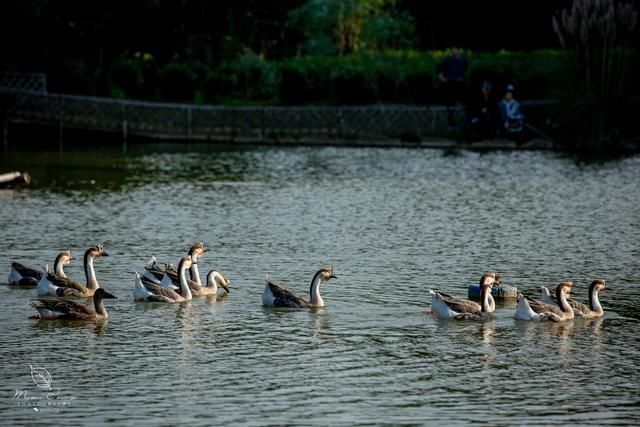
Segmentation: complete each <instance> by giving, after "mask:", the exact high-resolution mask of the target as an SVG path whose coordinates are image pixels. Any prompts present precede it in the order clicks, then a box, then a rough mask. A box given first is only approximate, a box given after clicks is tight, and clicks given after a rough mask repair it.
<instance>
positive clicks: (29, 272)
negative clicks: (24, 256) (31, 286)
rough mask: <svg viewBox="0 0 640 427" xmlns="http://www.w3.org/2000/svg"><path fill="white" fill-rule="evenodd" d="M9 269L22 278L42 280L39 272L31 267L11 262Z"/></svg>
mask: <svg viewBox="0 0 640 427" xmlns="http://www.w3.org/2000/svg"><path fill="white" fill-rule="evenodd" d="M11 267H13V268H14V269H15V270H16V271H17V272H18V273H20V275H21V276H22V277H32V278H34V279H38V280H40V279H41V278H42V272H41V271H39V270H37V269H35V268H32V267H28V266H26V265H24V264H20V263H19V262H16V261H11Z"/></svg>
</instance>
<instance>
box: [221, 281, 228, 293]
mask: <svg viewBox="0 0 640 427" xmlns="http://www.w3.org/2000/svg"><path fill="white" fill-rule="evenodd" d="M220 287H221V288H222V289H224V290H225V292H226V293H230V291H229V287H228V286H227V285H223V284H222V283H220Z"/></svg>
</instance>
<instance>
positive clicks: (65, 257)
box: [54, 249, 75, 266]
mask: <svg viewBox="0 0 640 427" xmlns="http://www.w3.org/2000/svg"><path fill="white" fill-rule="evenodd" d="M74 259H75V257H74V256H73V255H71V251H70V250H68V249H67V250H64V251H60V252H59V253H58V256H57V257H56V260H55V262H54V264H57V263H58V262H62V265H63V266H64V265H69V264H70V263H71V261H73V260H74Z"/></svg>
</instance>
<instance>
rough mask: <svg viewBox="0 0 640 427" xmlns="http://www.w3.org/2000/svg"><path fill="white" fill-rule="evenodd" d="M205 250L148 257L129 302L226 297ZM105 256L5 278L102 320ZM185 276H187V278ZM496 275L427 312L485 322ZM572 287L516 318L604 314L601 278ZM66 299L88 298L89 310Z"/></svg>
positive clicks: (283, 297) (280, 302)
mask: <svg viewBox="0 0 640 427" xmlns="http://www.w3.org/2000/svg"><path fill="white" fill-rule="evenodd" d="M206 252H207V248H206V247H205V245H204V243H203V242H197V243H195V244H194V245H193V246H191V248H190V249H189V251H188V253H187V254H186V255H185V256H183V257H182V258H181V259H180V261H179V263H178V267H177V268H174V267H173V266H172V265H171V264H168V263H158V262H157V260H156V258H155V256H152V257H151V259H150V260H149V261H148V263H147V264H146V265H145V266H144V272H143V273H142V274H140V273H139V272H137V271H134V272H132V273H133V275H134V279H133V299H134V301H139V302H154V303H180V302H185V301H189V300H191V299H192V298H193V297H199V296H207V297H209V298H217V295H218V291H219V289H220V288H221V289H223V290H224V292H225V293H229V292H230V290H229V283H230V280H229V279H228V278H227V277H226V276H225V275H223V274H222V273H221V272H220V271H219V270H216V269H211V270H210V271H209V272H208V273H207V275H206V282H205V283H203V282H202V281H201V279H200V273H199V271H198V260H199V259H201V258H202V257H203V256H204V254H205V253H206ZM105 256H109V254H108V253H106V252H105V250H104V247H103V245H101V244H98V245H94V246H91V247H90V248H89V249H87V250H86V251H85V253H84V257H83V265H84V272H85V282H84V283H83V282H80V281H77V280H73V279H71V278H69V277H67V276H66V274H65V272H64V267H65V266H66V265H68V264H69V263H70V262H71V261H72V260H74V259H75V258H74V257H73V256H72V255H71V251H69V250H63V251H60V252H59V253H58V255H57V256H56V258H55V260H54V264H53V271H50V270H49V266H48V265H46V266H45V267H44V268H43V269H38V268H33V267H29V266H27V265H24V264H21V263H19V262H16V261H11V262H10V264H11V270H10V272H9V276H8V278H7V281H8V284H9V285H12V286H16V287H35V288H36V293H37V296H38V297H40V298H36V299H32V300H30V301H29V304H30V305H31V306H32V307H33V308H35V309H36V310H37V311H38V313H39V315H40V319H43V320H52V319H77V320H105V319H107V318H108V317H109V314H108V313H107V310H106V309H105V306H104V301H103V300H104V299H115V298H116V296H115V295H113V294H112V293H110V292H109V291H108V290H107V289H105V288H102V287H100V284H99V282H98V279H97V277H96V271H95V267H94V261H95V260H97V259H99V258H101V257H105ZM187 274H188V277H187ZM331 279H337V277H336V276H335V275H334V273H333V269H332V268H331V267H323V268H321V269H320V270H318V271H317V272H316V273H315V274H314V276H313V279H312V280H311V286H310V289H309V297H308V298H305V297H302V296H299V295H296V294H295V293H293V292H291V291H290V290H288V289H287V288H285V287H284V286H282V285H279V284H277V283H275V282H274V281H273V280H272V279H271V278H270V277H268V276H267V277H266V283H265V286H264V291H263V293H262V304H263V305H265V306H272V307H286V308H318V307H324V300H323V299H322V296H321V295H320V285H321V284H322V283H325V282H328V281H329V280H331ZM500 279H501V276H500V274H499V273H497V274H496V273H493V272H486V273H484V274H483V275H482V277H481V278H480V281H479V286H480V302H479V303H478V302H476V301H472V300H470V299H467V298H458V297H454V296H451V295H449V294H446V293H444V292H437V291H433V290H429V293H430V294H431V296H432V298H431V312H430V313H431V314H433V315H434V316H435V317H437V318H440V319H453V320H488V319H491V318H492V317H493V315H494V313H495V311H496V304H495V301H494V299H493V296H492V295H491V289H492V288H493V287H494V286H500ZM572 288H573V283H572V282H570V281H565V282H562V283H560V284H559V285H558V286H557V287H556V289H555V292H554V295H552V294H551V292H550V291H549V289H548V288H546V287H542V291H541V298H540V299H533V298H528V297H526V296H524V295H522V294H518V298H517V306H516V311H515V314H514V316H513V317H514V318H515V319H516V320H534V321H553V322H561V321H565V320H570V319H573V318H574V317H576V316H577V317H583V318H595V317H601V316H603V315H604V310H603V308H602V305H601V304H600V300H599V295H600V293H602V292H604V290H605V289H608V288H607V285H606V282H605V281H604V280H602V279H598V280H594V281H593V282H592V283H591V286H590V287H589V301H588V304H583V303H580V302H578V301H575V300H572V299H570V298H569V295H570V294H571V291H572ZM69 298H76V299H77V298H81V299H82V298H85V299H86V298H92V299H93V308H91V307H89V306H87V305H85V304H81V303H79V302H76V301H72V300H69Z"/></svg>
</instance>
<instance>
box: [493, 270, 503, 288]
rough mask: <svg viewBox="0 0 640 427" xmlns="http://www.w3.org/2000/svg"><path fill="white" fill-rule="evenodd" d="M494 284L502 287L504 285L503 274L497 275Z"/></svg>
mask: <svg viewBox="0 0 640 427" xmlns="http://www.w3.org/2000/svg"><path fill="white" fill-rule="evenodd" d="M493 283H494V284H496V285H498V286H500V285H501V284H502V273H496V274H495V278H494V281H493Z"/></svg>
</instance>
